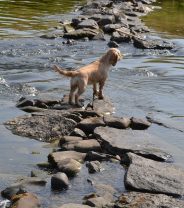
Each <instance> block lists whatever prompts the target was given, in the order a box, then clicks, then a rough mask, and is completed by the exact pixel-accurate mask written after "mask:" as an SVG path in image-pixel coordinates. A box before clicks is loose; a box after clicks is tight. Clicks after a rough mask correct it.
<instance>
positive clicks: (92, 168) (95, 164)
mask: <svg viewBox="0 0 184 208" xmlns="http://www.w3.org/2000/svg"><path fill="white" fill-rule="evenodd" d="M86 167H87V168H88V172H89V173H96V172H100V170H101V167H100V162H99V161H92V162H87V163H86Z"/></svg>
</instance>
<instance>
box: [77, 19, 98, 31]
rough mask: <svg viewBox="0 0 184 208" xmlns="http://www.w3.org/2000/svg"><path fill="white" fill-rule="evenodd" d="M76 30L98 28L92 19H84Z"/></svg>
mask: <svg viewBox="0 0 184 208" xmlns="http://www.w3.org/2000/svg"><path fill="white" fill-rule="evenodd" d="M77 28H78V29H81V28H82V29H83V28H90V29H97V30H98V29H99V26H98V24H97V22H96V21H95V20H93V19H86V20H83V21H81V22H80V23H79V24H78V25H77Z"/></svg>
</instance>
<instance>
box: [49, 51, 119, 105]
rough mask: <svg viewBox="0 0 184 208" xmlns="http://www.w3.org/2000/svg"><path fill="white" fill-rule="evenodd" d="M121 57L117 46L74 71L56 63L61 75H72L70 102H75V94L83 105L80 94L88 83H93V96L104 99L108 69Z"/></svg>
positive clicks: (76, 98)
mask: <svg viewBox="0 0 184 208" xmlns="http://www.w3.org/2000/svg"><path fill="white" fill-rule="evenodd" d="M121 58H123V55H122V54H121V52H120V51H119V50H118V49H117V48H111V49H109V50H108V51H107V53H106V54H104V55H103V56H102V57H101V58H100V59H99V60H97V61H94V62H92V63H90V64H88V65H86V66H84V67H82V68H80V69H77V70H74V71H68V70H65V69H62V68H60V67H58V66H56V65H54V66H53V70H54V71H56V72H58V73H59V74H61V75H64V76H67V77H71V82H70V94H69V104H71V105H73V104H74V103H73V97H74V94H75V104H76V105H77V106H78V107H82V105H81V103H80V102H79V96H80V95H81V94H82V93H84V91H85V89H86V87H87V85H93V98H94V97H95V96H98V99H103V98H104V96H103V92H102V91H103V87H104V84H105V81H106V79H107V77H108V71H109V69H110V67H111V65H112V66H115V65H116V63H117V62H118V61H119V60H120V59H121ZM97 84H99V91H98V90H97ZM76 90H77V92H76ZM75 92H76V93H75Z"/></svg>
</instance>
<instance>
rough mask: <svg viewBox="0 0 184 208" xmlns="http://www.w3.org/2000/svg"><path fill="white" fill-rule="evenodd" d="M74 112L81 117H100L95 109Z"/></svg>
mask: <svg viewBox="0 0 184 208" xmlns="http://www.w3.org/2000/svg"><path fill="white" fill-rule="evenodd" d="M73 113H74V114H79V115H80V116H81V117H82V118H83V119H84V118H89V117H100V114H99V113H98V112H96V111H95V110H78V111H77V110H75V111H73Z"/></svg>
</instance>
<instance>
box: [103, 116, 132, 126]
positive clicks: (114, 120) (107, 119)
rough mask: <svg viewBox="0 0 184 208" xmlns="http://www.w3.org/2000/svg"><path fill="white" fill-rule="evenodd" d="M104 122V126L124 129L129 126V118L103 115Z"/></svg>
mask: <svg viewBox="0 0 184 208" xmlns="http://www.w3.org/2000/svg"><path fill="white" fill-rule="evenodd" d="M104 123H105V124H106V126H109V127H113V128H117V129H126V128H128V127H129V126H130V123H131V121H130V118H125V117H123V118H119V117H112V116H104Z"/></svg>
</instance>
